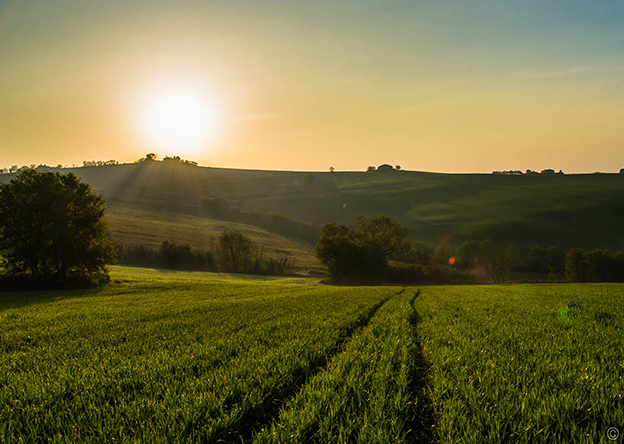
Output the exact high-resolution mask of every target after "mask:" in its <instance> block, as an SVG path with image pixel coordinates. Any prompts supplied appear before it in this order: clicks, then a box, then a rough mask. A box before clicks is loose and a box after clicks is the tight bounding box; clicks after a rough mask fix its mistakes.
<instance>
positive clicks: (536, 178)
mask: <svg viewBox="0 0 624 444" xmlns="http://www.w3.org/2000/svg"><path fill="white" fill-rule="evenodd" d="M63 171H65V172H68V171H71V172H73V173H74V174H76V175H77V176H79V177H81V178H82V179H83V180H84V181H86V182H88V183H90V184H91V185H92V186H93V188H94V189H95V190H96V191H98V192H100V193H103V194H104V196H105V198H106V201H107V204H108V206H109V208H110V214H111V224H110V225H111V231H112V232H113V233H115V232H116V230H118V227H120V226H122V225H123V223H124V222H123V219H124V218H126V219H127V220H130V219H133V220H140V219H141V218H143V219H144V220H145V221H146V223H145V224H143V225H144V226H145V228H142V229H141V230H148V227H149V224H148V223H147V221H148V220H149V219H145V218H144V217H143V216H141V214H143V215H144V214H151V215H152V216H150V217H152V220H157V219H158V220H159V219H162V220H163V221H164V220H172V218H173V219H175V220H178V221H179V224H178V225H180V224H181V225H180V226H179V227H178V228H176V230H175V231H176V232H180V230H182V227H183V226H184V224H186V223H188V224H190V225H191V226H192V225H194V224H203V222H201V221H202V220H206V219H205V217H204V216H205V215H202V213H201V211H200V202H201V200H202V199H203V198H206V197H213V198H221V199H225V200H226V201H227V202H228V203H229V204H230V205H232V206H235V207H236V208H239V209H240V210H242V211H256V212H269V211H270V212H276V213H280V214H284V215H287V216H289V217H291V218H294V219H297V220H300V221H304V222H311V223H314V224H316V225H318V226H320V225H322V224H324V223H327V222H341V223H350V222H351V221H352V220H353V217H354V216H356V215H357V214H364V215H366V216H371V215H374V214H386V215H389V216H392V217H394V218H396V219H398V220H399V221H400V222H401V223H403V224H405V225H407V226H408V227H410V228H411V233H410V236H411V238H412V240H413V241H426V242H432V243H437V242H440V241H441V240H442V239H444V238H445V237H447V236H450V237H451V241H452V242H453V243H454V244H459V243H461V242H463V241H465V240H471V239H475V240H480V239H491V240H492V241H493V242H494V243H495V244H497V245H499V246H507V245H509V244H515V245H517V246H518V247H526V246H529V245H542V246H550V245H557V246H560V247H562V248H564V249H568V248H570V247H574V246H579V247H582V248H585V249H593V248H608V249H612V250H613V249H621V248H624V228H623V227H622V221H623V220H624V175H618V174H587V175H558V174H556V175H522V176H515V175H509V176H507V175H490V174H438V173H423V172H412V171H394V172H388V173H383V172H370V173H365V172H361V173H359V172H343V173H340V172H334V173H330V172H327V173H325V172H322V173H319V172H314V173H309V172H286V171H260V170H238V169H224V168H206V167H198V166H192V165H188V164H183V163H179V162H173V161H169V162H143V163H140V164H122V165H109V166H99V167H87V168H76V169H67V170H63ZM9 178H10V176H9V175H6V174H5V175H2V176H0V180H3V181H6V180H8V179H9ZM185 221H186V222H185ZM219 223H220V224H221V225H220V226H225V225H224V224H226V223H225V222H219ZM210 224H212V225H210ZM214 224H215V221H211V222H210V221H206V226H209V225H210V226H213V227H215V226H216V225H214ZM226 225H227V224H226ZM239 225H240V224H239ZM249 229H250V230H252V228H249ZM256 229H257V227H256V228H253V230H256ZM132 230H139V228H137V227H135V228H133V229H131V230H130V232H129V233H126V234H125V235H124V236H126V237H125V239H126V240H128V239H130V237H133V236H131V234H132V233H131V232H132ZM118 231H119V230H118ZM148 231H149V230H148ZM209 231H210V232H213V231H214V230H212V229H211V230H209ZM257 232H258V233H261V232H265V233H266V230H261V229H257ZM145 234H146V233H143V234H141V233H138V232H137V233H136V234H135V235H134V237H135V238H136V239H137V240H140V239H141V236H143V235H145ZM174 240H175V239H174ZM271 242H272V241H269V244H270V243H271ZM288 242H294V243H295V244H298V245H301V248H304V249H306V251H307V253H306V254H309V255H311V253H312V247H313V246H312V245H310V244H306V243H305V242H299V241H296V240H289V241H288Z"/></svg>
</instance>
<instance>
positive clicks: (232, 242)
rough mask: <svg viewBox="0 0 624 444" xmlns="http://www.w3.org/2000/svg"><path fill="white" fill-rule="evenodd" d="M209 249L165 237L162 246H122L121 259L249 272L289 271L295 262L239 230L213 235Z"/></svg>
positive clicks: (133, 262)
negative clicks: (263, 246)
mask: <svg viewBox="0 0 624 444" xmlns="http://www.w3.org/2000/svg"><path fill="white" fill-rule="evenodd" d="M209 245H210V247H209V248H208V249H207V250H201V249H200V250H194V249H193V248H192V247H191V246H190V245H188V244H179V243H176V242H173V241H164V242H163V243H162V245H161V246H160V247H159V248H158V249H154V248H149V247H145V246H142V245H133V246H121V245H120V246H118V247H117V258H118V260H119V262H120V263H124V264H128V265H140V266H147V267H156V268H168V269H171V270H192V271H222V272H227V273H249V274H272V275H277V274H281V275H283V274H288V273H291V272H292V270H293V269H294V267H295V262H294V261H293V260H292V259H291V258H290V257H288V256H278V257H276V256H272V255H267V254H265V252H264V249H262V248H261V247H259V246H258V245H257V244H255V243H254V242H253V241H252V240H251V239H249V238H248V237H246V236H245V235H243V234H242V233H241V232H240V231H238V230H229V231H224V232H223V233H222V234H221V235H220V236H218V237H217V238H213V239H210V242H209Z"/></svg>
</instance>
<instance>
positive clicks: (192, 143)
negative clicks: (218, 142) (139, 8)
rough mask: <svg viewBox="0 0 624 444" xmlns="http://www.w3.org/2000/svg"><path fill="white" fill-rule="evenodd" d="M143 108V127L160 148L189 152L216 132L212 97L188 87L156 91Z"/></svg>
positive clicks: (182, 152)
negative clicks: (210, 100)
mask: <svg viewBox="0 0 624 444" xmlns="http://www.w3.org/2000/svg"><path fill="white" fill-rule="evenodd" d="M146 105H147V106H146V108H145V110H144V112H143V128H144V130H145V132H146V133H147V136H148V137H149V139H150V141H151V142H152V143H154V144H155V145H156V146H157V147H159V148H166V149H174V150H179V151H181V153H180V154H185V152H186V153H188V151H189V150H197V149H199V148H202V147H203V146H205V144H206V143H207V142H208V141H209V139H210V138H212V137H213V136H214V135H215V134H214V133H215V129H216V128H215V123H216V119H215V115H214V110H213V109H212V108H211V107H210V106H209V102H208V100H206V98H205V97H202V95H201V94H200V93H198V92H196V91H193V90H190V89H187V88H177V89H173V88H172V89H168V90H166V91H161V92H158V93H155V94H153V95H152V96H151V97H150V98H149V99H148V101H147V104H146Z"/></svg>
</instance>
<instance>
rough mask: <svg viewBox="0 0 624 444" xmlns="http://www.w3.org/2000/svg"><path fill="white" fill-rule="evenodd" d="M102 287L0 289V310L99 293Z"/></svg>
mask: <svg viewBox="0 0 624 444" xmlns="http://www.w3.org/2000/svg"><path fill="white" fill-rule="evenodd" d="M103 288H105V287H103V286H97V287H78V288H76V287H69V288H67V287H60V286H57V287H51V288H50V287H48V288H46V287H45V286H35V287H21V288H20V287H17V288H8V289H7V288H0V310H6V309H9V308H21V307H25V306H28V305H32V304H46V303H50V302H57V301H60V300H62V299H67V298H72V297H76V296H86V295H92V294H96V293H99V292H100V291H102V289H103Z"/></svg>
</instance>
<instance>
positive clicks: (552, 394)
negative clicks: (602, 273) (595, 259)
mask: <svg viewBox="0 0 624 444" xmlns="http://www.w3.org/2000/svg"><path fill="white" fill-rule="evenodd" d="M415 307H416V309H417V310H418V313H419V315H420V317H421V320H420V322H419V323H418V328H417V330H418V334H419V337H420V338H421V340H422V348H423V356H424V358H425V359H426V360H427V361H428V363H429V365H430V376H429V381H430V384H431V385H430V388H429V395H430V398H431V402H432V404H433V406H434V409H435V418H436V424H435V430H434V431H435V436H436V438H437V439H438V440H439V441H440V442H444V443H449V444H452V443H474V444H483V443H501V444H502V443H526V444H529V443H562V444H563V443H572V442H574V443H588V444H589V443H598V442H610V441H608V439H607V436H606V431H607V429H609V428H611V427H618V428H620V430H622V426H624V397H623V396H624V353H623V351H622V344H623V343H624V322H623V321H624V319H623V318H622V310H623V308H624V285H621V284H565V285H562V284H559V285H514V286H485V287H481V286H453V287H427V288H426V289H425V290H424V291H423V294H422V296H421V297H419V298H418V299H417V300H416V302H415Z"/></svg>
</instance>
